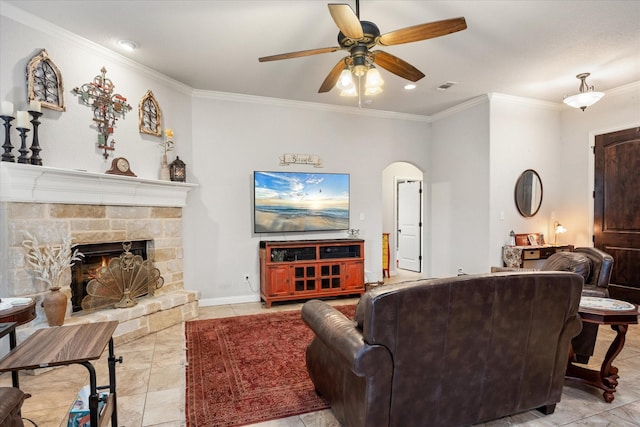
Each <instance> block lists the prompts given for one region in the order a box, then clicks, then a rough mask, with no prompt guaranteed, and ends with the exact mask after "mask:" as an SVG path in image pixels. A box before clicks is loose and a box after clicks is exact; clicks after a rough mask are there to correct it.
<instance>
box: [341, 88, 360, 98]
mask: <svg viewBox="0 0 640 427" xmlns="http://www.w3.org/2000/svg"><path fill="white" fill-rule="evenodd" d="M340 96H358V91H357V90H356V87H355V86H352V87H350V88H347V89H343V90H342V91H340Z"/></svg>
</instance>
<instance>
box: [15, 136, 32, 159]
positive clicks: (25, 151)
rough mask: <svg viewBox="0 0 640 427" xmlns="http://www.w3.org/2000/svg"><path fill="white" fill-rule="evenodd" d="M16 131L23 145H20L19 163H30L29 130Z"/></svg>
mask: <svg viewBox="0 0 640 427" xmlns="http://www.w3.org/2000/svg"><path fill="white" fill-rule="evenodd" d="M16 130H17V131H18V132H19V133H20V140H21V141H22V145H20V149H19V150H18V151H19V152H20V155H19V156H18V163H29V157H28V156H27V154H28V153H29V150H28V149H27V132H29V129H27V128H16Z"/></svg>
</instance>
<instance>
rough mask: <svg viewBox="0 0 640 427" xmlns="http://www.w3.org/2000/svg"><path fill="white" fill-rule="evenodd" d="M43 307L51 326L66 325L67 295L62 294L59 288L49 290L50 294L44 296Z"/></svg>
mask: <svg viewBox="0 0 640 427" xmlns="http://www.w3.org/2000/svg"><path fill="white" fill-rule="evenodd" d="M42 307H43V308H44V314H45V316H46V317H47V323H49V326H62V325H63V324H64V317H65V315H66V314H67V295H66V294H65V293H64V292H60V288H59V287H54V288H51V289H50V290H49V293H48V294H46V295H45V296H44V300H43V301H42Z"/></svg>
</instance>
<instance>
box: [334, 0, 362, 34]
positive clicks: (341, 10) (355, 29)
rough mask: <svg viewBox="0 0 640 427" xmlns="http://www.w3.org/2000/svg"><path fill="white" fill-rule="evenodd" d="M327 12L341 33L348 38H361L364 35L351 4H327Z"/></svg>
mask: <svg viewBox="0 0 640 427" xmlns="http://www.w3.org/2000/svg"><path fill="white" fill-rule="evenodd" d="M328 6H329V12H330V13H331V17H332V18H333V20H334V21H335V23H336V25H337V26H338V28H339V29H340V31H342V34H344V35H345V36H347V37H349V38H350V39H355V40H357V39H361V38H362V37H364V32H363V31H362V24H361V23H360V20H359V19H358V16H357V15H356V14H355V12H354V11H353V9H351V6H349V5H348V4H329V5H328Z"/></svg>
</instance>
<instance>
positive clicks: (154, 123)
mask: <svg viewBox="0 0 640 427" xmlns="http://www.w3.org/2000/svg"><path fill="white" fill-rule="evenodd" d="M138 129H139V130H140V133H146V134H149V135H154V136H160V135H162V113H161V111H160V105H159V104H158V101H156V98H155V96H153V92H151V90H148V91H147V93H145V95H144V96H143V97H142V99H140V102H139V103H138Z"/></svg>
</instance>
